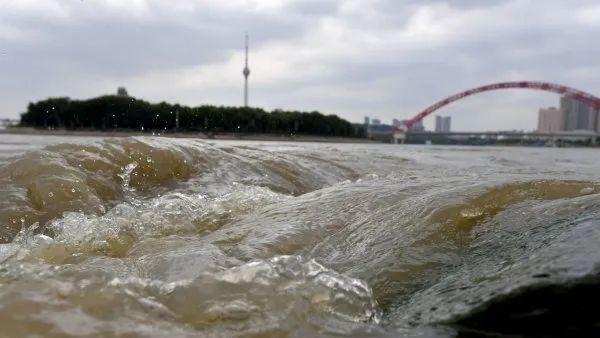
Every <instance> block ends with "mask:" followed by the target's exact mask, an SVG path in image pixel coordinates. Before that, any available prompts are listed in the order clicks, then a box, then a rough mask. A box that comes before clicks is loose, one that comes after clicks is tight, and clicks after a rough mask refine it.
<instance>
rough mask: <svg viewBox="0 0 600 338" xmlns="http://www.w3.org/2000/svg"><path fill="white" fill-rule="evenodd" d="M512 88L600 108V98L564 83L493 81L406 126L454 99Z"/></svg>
mask: <svg viewBox="0 0 600 338" xmlns="http://www.w3.org/2000/svg"><path fill="white" fill-rule="evenodd" d="M511 88H526V89H536V90H543V91H546V92H551V93H556V94H561V95H564V96H568V97H572V98H574V99H577V100H579V101H581V102H583V103H585V104H587V105H589V106H591V107H594V108H596V109H598V108H600V98H598V97H596V96H594V95H592V94H589V93H586V92H584V91H581V90H578V89H575V88H571V87H567V86H563V85H559V84H555V83H549V82H539V81H512V82H499V83H493V84H489V85H485V86H481V87H476V88H472V89H469V90H465V91H463V92H460V93H458V94H454V95H452V96H449V97H447V98H445V99H443V100H441V101H438V102H436V103H434V104H433V105H431V106H429V107H427V108H426V109H425V110H423V111H421V112H420V113H418V114H417V115H415V116H414V117H413V118H411V119H410V120H408V121H407V122H406V125H405V127H406V128H407V129H408V128H410V127H411V126H412V125H414V124H415V123H417V122H419V121H421V120H422V119H423V118H425V117H426V116H428V115H430V114H431V113H433V112H434V111H436V110H438V109H440V108H442V107H444V106H447V105H449V104H450V103H452V102H454V101H458V100H460V99H463V98H465V97H467V96H471V95H475V94H479V93H483V92H488V91H492V90H500V89H511Z"/></svg>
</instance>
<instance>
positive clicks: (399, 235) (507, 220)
mask: <svg viewBox="0 0 600 338" xmlns="http://www.w3.org/2000/svg"><path fill="white" fill-rule="evenodd" d="M599 154H600V153H598V150H594V149H542V148H500V147H487V148H479V147H435V146H394V145H382V144H316V143H277V142H246V141H244V142H241V141H239V142H237V141H235V142H234V141H221V142H213V141H206V140H195V139H170V138H152V137H133V138H119V139H94V138H74V137H63V138H59V137H56V138H54V137H36V136H15V135H0V196H2V198H1V199H0V243H1V244H0V323H1V330H2V335H6V336H25V335H44V336H53V337H63V336H156V337H164V336H170V337H189V336H198V335H205V336H223V337H232V336H253V337H281V336H288V337H309V336H352V337H363V336H403V335H405V336H439V337H452V336H456V335H465V336H468V335H481V334H487V335H511V334H514V335H525V336H527V335H549V336H552V335H556V336H569V335H579V336H582V335H593V333H594V332H595V331H596V330H598V329H599V328H600V322H599V320H598V318H597V315H596V314H595V312H594V311H593V310H594V308H596V309H597V302H598V301H600V296H599V294H600V292H599V286H600V284H599V281H598V279H599V276H600V275H599V268H600V265H599V263H600V249H599V244H598V243H599V242H600V226H599V224H600V194H599V193H600V171H599V170H598V169H599V168H600V156H599ZM588 308H589V309H588Z"/></svg>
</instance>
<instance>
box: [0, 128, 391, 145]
mask: <svg viewBox="0 0 600 338" xmlns="http://www.w3.org/2000/svg"><path fill="white" fill-rule="evenodd" d="M0 134H18V135H49V136H80V137H86V136H88V137H130V136H162V137H176V138H199V139H207V140H248V141H286V142H327V143H379V142H377V141H373V140H369V139H366V138H353V137H335V136H319V135H298V134H293V135H292V134H254V133H204V132H150V131H149V132H145V131H131V130H111V131H101V130H66V129H36V128H20V127H14V128H8V129H0Z"/></svg>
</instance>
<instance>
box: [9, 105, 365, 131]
mask: <svg viewBox="0 0 600 338" xmlns="http://www.w3.org/2000/svg"><path fill="white" fill-rule="evenodd" d="M21 125H22V126H28V127H36V128H64V129H72V130H74V129H87V130H142V131H203V132H212V133H219V132H240V133H273V134H306V135H327V136H346V137H363V136H364V129H363V127H362V125H359V124H352V123H350V122H348V121H346V120H344V119H341V118H339V117H338V116H336V115H324V114H321V113H319V112H317V111H313V112H299V111H283V110H279V109H277V110H273V111H270V112H269V111H266V110H264V109H261V108H250V107H224V106H211V105H203V106H199V107H187V106H182V105H179V104H169V103H166V102H160V103H149V102H147V101H144V100H139V99H136V98H133V97H129V96H118V95H106V96H100V97H96V98H92V99H88V100H72V99H70V98H68V97H57V98H49V99H46V100H42V101H38V102H35V103H34V102H32V103H29V105H28V106H27V111H26V112H25V113H23V114H21Z"/></svg>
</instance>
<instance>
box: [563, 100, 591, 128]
mask: <svg viewBox="0 0 600 338" xmlns="http://www.w3.org/2000/svg"><path fill="white" fill-rule="evenodd" d="M560 110H561V111H562V113H563V114H564V119H565V126H564V130H597V120H598V111H597V110H595V109H593V108H592V107H590V106H588V105H587V104H585V103H583V102H581V101H579V100H577V99H574V98H572V97H567V96H563V97H561V98H560Z"/></svg>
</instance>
